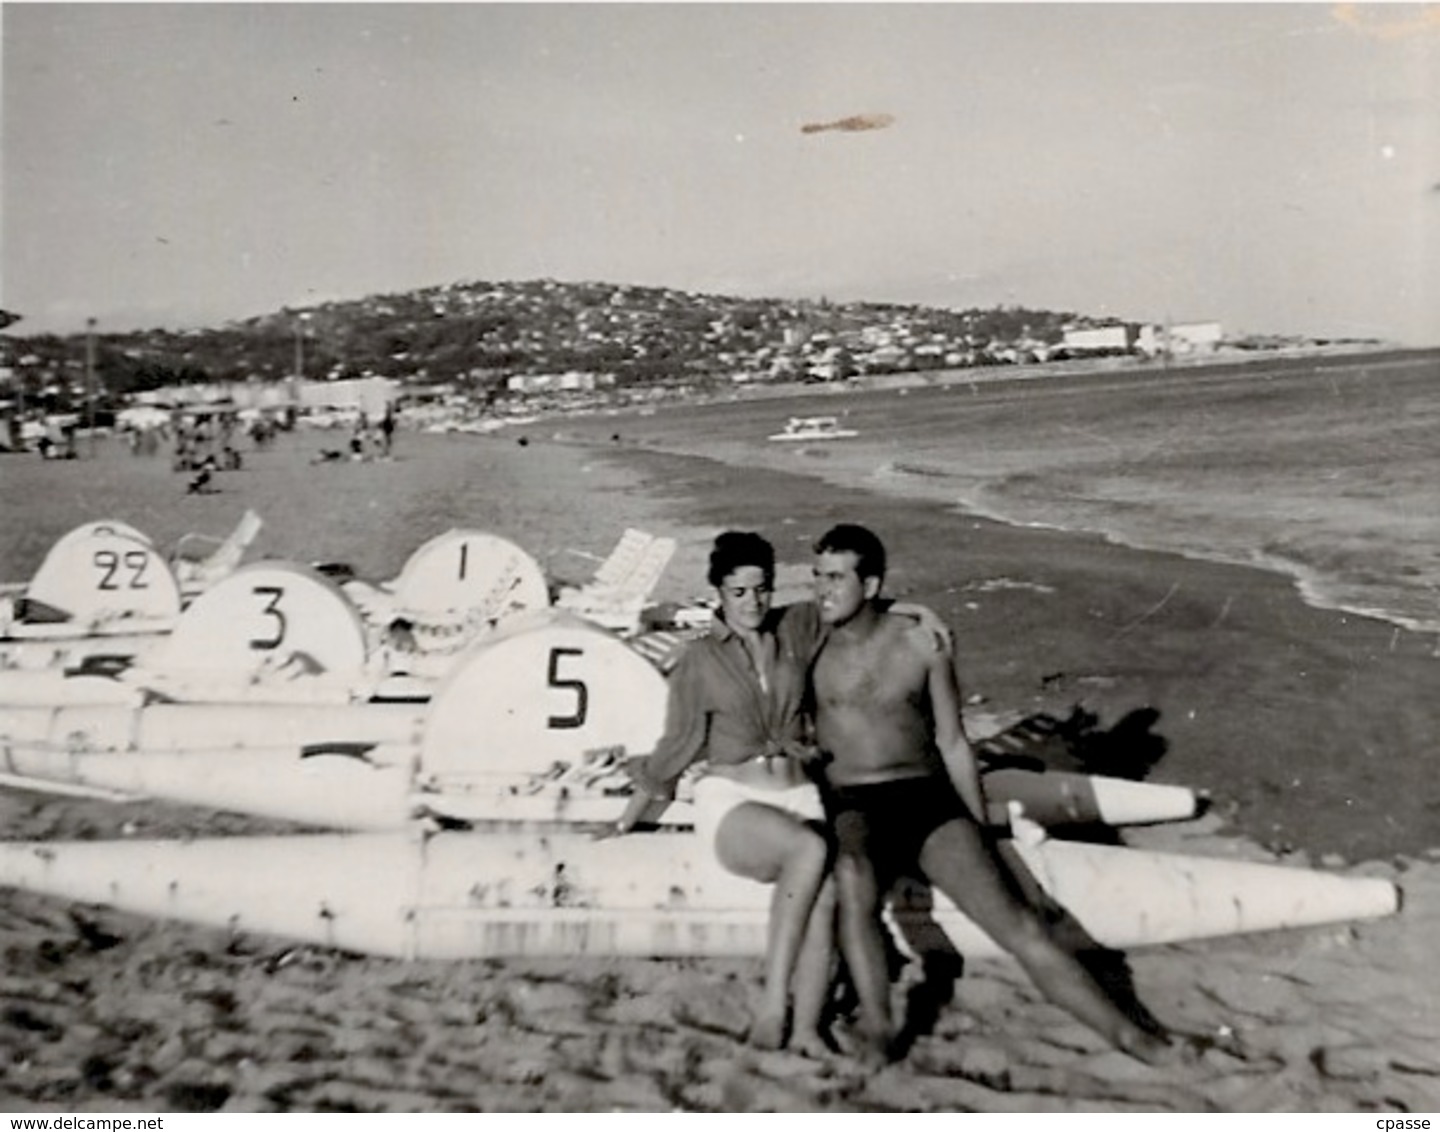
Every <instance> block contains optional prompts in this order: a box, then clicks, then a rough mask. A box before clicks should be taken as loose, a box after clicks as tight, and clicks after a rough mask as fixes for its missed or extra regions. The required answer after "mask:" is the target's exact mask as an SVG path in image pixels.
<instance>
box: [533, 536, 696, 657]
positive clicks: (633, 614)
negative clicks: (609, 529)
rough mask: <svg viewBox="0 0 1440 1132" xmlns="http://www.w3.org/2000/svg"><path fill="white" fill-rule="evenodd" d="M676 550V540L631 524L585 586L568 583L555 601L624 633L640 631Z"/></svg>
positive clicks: (588, 618)
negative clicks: (647, 607)
mask: <svg viewBox="0 0 1440 1132" xmlns="http://www.w3.org/2000/svg"><path fill="white" fill-rule="evenodd" d="M674 554H675V540H674V539H673V538H660V537H657V536H655V535H651V534H646V533H645V532H644V531H640V530H636V529H635V528H633V527H632V528H630V529H629V530H627V531H626V532H625V534H624V535H623V536H622V537H621V539H620V541H619V543H618V544H616V546H615V549H614V550H612V551H611V552H610V557H609V558H607V559H605V561H604V562H602V563H601V564H600V566H599V568H598V569H597V570H596V571H595V576H594V578H592V579H591V580H590V581H589V582H587V583H586V584H585V585H583V586H579V587H576V586H565V587H563V588H562V589H561V590H560V594H559V597H558V598H557V599H556V601H555V604H556V606H557V607H558V608H560V609H568V610H569V611H570V612H572V613H577V614H579V615H580V616H581V617H584V618H585V619H586V620H588V621H593V622H595V623H596V624H597V625H600V626H602V627H604V628H606V629H611V630H614V631H615V632H617V633H619V634H621V635H622V636H631V635H633V634H635V633H638V632H639V631H640V613H641V611H642V610H643V609H644V607H645V602H646V601H647V600H649V597H650V594H651V593H652V592H653V591H654V589H655V587H656V586H657V585H658V584H659V583H660V577H661V575H662V574H664V573H665V567H666V566H668V565H669V564H670V559H671V558H672V557H674Z"/></svg>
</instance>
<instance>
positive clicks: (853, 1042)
mask: <svg viewBox="0 0 1440 1132" xmlns="http://www.w3.org/2000/svg"><path fill="white" fill-rule="evenodd" d="M836 1039H837V1044H838V1045H839V1047H840V1052H841V1053H843V1054H844V1055H845V1056H846V1057H849V1058H853V1059H854V1060H855V1061H858V1062H859V1063H860V1064H861V1066H862V1067H864V1068H866V1069H882V1068H884V1067H885V1066H887V1065H889V1064H890V1063H891V1062H892V1061H894V1060H895V1036H894V1035H893V1034H891V1033H890V1032H889V1031H888V1030H880V1031H877V1030H873V1029H869V1028H867V1027H865V1026H850V1027H847V1028H846V1029H845V1030H844V1031H843V1036H842V1031H839V1030H837V1031H836Z"/></svg>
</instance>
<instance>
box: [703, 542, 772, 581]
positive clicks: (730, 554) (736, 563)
mask: <svg viewBox="0 0 1440 1132" xmlns="http://www.w3.org/2000/svg"><path fill="white" fill-rule="evenodd" d="M742 566H759V567H760V569H762V570H764V571H765V583H766V584H767V585H773V584H774V582H775V548H774V547H773V546H771V545H770V543H769V542H768V541H767V540H766V539H764V538H762V537H761V536H760V535H757V534H755V532H753V531H726V532H725V533H724V534H722V535H720V536H718V537H717V538H716V539H715V546H714V547H713V548H712V549H711V551H710V575H709V577H710V584H711V585H712V586H719V585H721V584H722V583H723V582H724V581H725V579H726V578H728V577H729V576H730V575H731V574H733V573H735V571H736V570H738V569H740V567H742Z"/></svg>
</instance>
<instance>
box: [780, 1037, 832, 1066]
mask: <svg viewBox="0 0 1440 1132" xmlns="http://www.w3.org/2000/svg"><path fill="white" fill-rule="evenodd" d="M785 1048H786V1049H788V1050H789V1051H790V1052H791V1053H798V1054H799V1055H800V1056H801V1057H808V1058H810V1059H812V1060H814V1061H824V1060H826V1059H827V1058H830V1057H832V1056H833V1055H834V1053H835V1051H834V1050H833V1049H831V1048H830V1046H829V1044H828V1043H827V1042H826V1041H825V1039H824V1038H822V1037H821V1036H820V1034H819V1032H818V1031H816V1030H808V1031H800V1030H797V1031H795V1033H793V1034H791V1035H790V1041H789V1042H787V1043H786V1045H785Z"/></svg>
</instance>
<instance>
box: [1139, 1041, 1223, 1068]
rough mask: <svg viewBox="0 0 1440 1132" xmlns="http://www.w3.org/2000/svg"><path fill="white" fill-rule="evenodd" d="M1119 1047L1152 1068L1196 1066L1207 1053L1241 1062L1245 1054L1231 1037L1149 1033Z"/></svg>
mask: <svg viewBox="0 0 1440 1132" xmlns="http://www.w3.org/2000/svg"><path fill="white" fill-rule="evenodd" d="M1120 1048H1121V1049H1122V1050H1124V1051H1125V1052H1126V1053H1128V1054H1129V1055H1130V1056H1131V1057H1133V1058H1136V1059H1137V1060H1139V1061H1143V1062H1144V1063H1145V1064H1146V1065H1150V1066H1154V1067H1156V1068H1165V1067H1172V1066H1173V1067H1183V1066H1188V1065H1196V1064H1198V1063H1199V1062H1200V1061H1202V1060H1203V1059H1204V1058H1205V1055H1206V1054H1208V1053H1211V1052H1212V1051H1214V1052H1219V1053H1222V1054H1226V1055H1228V1056H1230V1057H1232V1058H1236V1059H1239V1060H1241V1061H1244V1060H1245V1052H1244V1050H1243V1048H1242V1047H1241V1044H1240V1042H1239V1040H1238V1039H1237V1038H1235V1037H1234V1036H1233V1035H1226V1034H1223V1033H1222V1034H1220V1035H1212V1034H1150V1033H1145V1032H1142V1033H1141V1034H1140V1035H1139V1036H1138V1037H1137V1038H1134V1039H1132V1040H1130V1041H1127V1042H1122V1044H1121V1046H1120Z"/></svg>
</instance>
